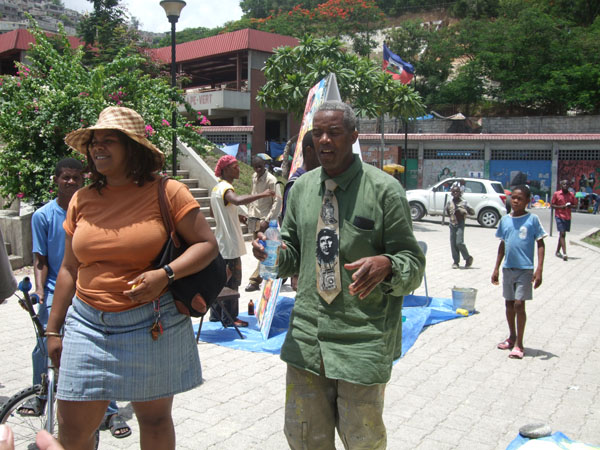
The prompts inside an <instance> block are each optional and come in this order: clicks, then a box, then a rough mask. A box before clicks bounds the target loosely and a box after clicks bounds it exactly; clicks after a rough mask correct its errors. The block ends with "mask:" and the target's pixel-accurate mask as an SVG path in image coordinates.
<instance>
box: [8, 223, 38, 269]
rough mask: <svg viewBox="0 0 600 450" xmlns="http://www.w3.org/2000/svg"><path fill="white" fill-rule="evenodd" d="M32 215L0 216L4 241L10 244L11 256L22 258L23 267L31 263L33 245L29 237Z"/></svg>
mask: <svg viewBox="0 0 600 450" xmlns="http://www.w3.org/2000/svg"><path fill="white" fill-rule="evenodd" d="M32 215H33V213H28V214H24V215H22V216H13V215H5V214H0V228H1V229H2V234H3V236H4V241H5V242H7V243H9V244H10V247H11V254H12V255H18V256H21V257H22V258H23V265H25V266H30V265H31V264H32V263H33V253H32V249H33V243H32V236H31V216H32Z"/></svg>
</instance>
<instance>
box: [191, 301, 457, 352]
mask: <svg viewBox="0 0 600 450" xmlns="http://www.w3.org/2000/svg"><path fill="white" fill-rule="evenodd" d="M293 306H294V299H293V298H290V297H283V296H280V297H279V298H278V299H277V306H276V309H275V316H274V317H273V323H272V325H271V332H270V334H269V339H267V340H264V339H263V337H262V335H261V333H260V329H259V328H258V325H257V323H256V318H255V317H254V316H248V314H246V313H244V314H240V315H239V318H240V319H242V320H245V321H247V322H248V327H247V328H240V330H241V332H242V334H243V335H244V338H245V339H240V337H239V336H238V334H237V333H236V332H235V330H234V329H233V328H223V326H222V325H221V323H220V322H209V321H208V320H205V321H204V324H203V325H202V333H200V339H202V340H203V341H204V342H210V343H213V344H218V345H223V346H225V347H230V348H234V349H237V350H246V351H249V352H264V353H273V354H279V351H280V350H281V346H282V345H283V340H284V339H285V335H286V332H287V329H288V324H289V320H290V313H291V311H292V307H293ZM402 315H403V316H404V317H406V320H405V321H404V323H403V324H402V356H404V354H405V353H406V352H407V351H408V350H409V349H410V348H411V347H412V346H413V344H414V343H415V342H416V340H417V338H418V337H419V334H420V333H421V331H422V330H423V328H424V327H426V326H428V325H434V324H436V323H439V322H443V321H445V320H450V319H456V318H459V317H463V316H461V315H460V314H456V313H455V312H454V310H453V309H452V299H449V298H437V297H429V298H426V297H423V296H415V295H407V296H406V297H404V308H403V310H402ZM197 330H198V324H197V323H196V324H194V332H197Z"/></svg>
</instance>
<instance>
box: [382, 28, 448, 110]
mask: <svg viewBox="0 0 600 450" xmlns="http://www.w3.org/2000/svg"><path fill="white" fill-rule="evenodd" d="M386 41H387V45H388V47H389V48H390V50H391V51H393V52H394V53H396V54H397V55H399V56H400V57H401V58H403V59H404V60H405V61H408V62H410V63H411V64H412V65H413V66H414V68H415V74H416V75H417V76H416V77H415V79H414V82H413V84H414V87H415V89H416V90H417V92H419V94H421V96H422V97H423V98H424V99H425V102H426V103H427V104H428V105H431V106H433V105H434V104H435V100H436V96H437V94H438V92H439V90H440V88H441V86H442V85H443V84H444V83H445V82H446V81H447V80H448V77H449V76H450V74H451V72H452V61H453V60H454V59H455V58H456V57H458V56H459V54H460V51H459V49H458V48H457V45H456V41H455V39H454V35H453V29H449V28H440V29H436V28H435V27H427V26H423V25H422V20H419V19H417V20H410V21H406V22H404V23H403V24H402V26H400V27H397V28H394V29H392V30H391V31H390V32H389V33H388V34H387V35H386Z"/></svg>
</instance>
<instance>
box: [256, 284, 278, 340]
mask: <svg viewBox="0 0 600 450" xmlns="http://www.w3.org/2000/svg"><path fill="white" fill-rule="evenodd" d="M281 282H282V280H281V279H280V278H278V279H276V280H266V281H265V286H264V287H263V291H262V295H261V296H260V301H259V302H258V305H257V308H256V311H255V315H256V321H257V322H258V326H259V327H260V333H261V334H262V336H263V339H265V340H266V339H269V331H270V330H271V324H272V323H273V315H274V314H275V305H276V303H277V297H278V296H279V289H281Z"/></svg>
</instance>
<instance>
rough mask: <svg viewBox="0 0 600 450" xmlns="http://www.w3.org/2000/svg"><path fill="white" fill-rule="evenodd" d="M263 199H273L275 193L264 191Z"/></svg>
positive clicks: (270, 190) (269, 190)
mask: <svg viewBox="0 0 600 450" xmlns="http://www.w3.org/2000/svg"><path fill="white" fill-rule="evenodd" d="M262 195H263V197H265V198H266V197H275V191H274V190H273V189H265V191H264V192H263V193H262Z"/></svg>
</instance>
